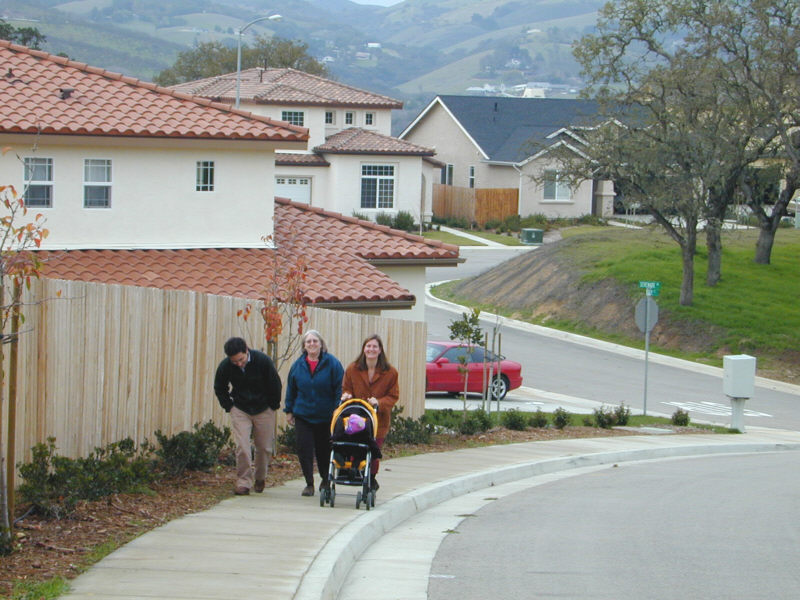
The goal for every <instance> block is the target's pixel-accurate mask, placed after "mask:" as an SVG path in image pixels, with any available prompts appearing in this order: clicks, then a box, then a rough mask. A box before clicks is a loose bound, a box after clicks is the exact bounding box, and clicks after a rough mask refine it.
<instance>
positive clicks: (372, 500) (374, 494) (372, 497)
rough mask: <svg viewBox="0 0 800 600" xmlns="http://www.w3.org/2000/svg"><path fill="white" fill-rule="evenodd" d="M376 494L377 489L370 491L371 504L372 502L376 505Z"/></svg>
mask: <svg viewBox="0 0 800 600" xmlns="http://www.w3.org/2000/svg"><path fill="white" fill-rule="evenodd" d="M376 495H377V494H376V493H375V490H372V491H371V492H370V493H369V496H370V504H372V506H375V496H376Z"/></svg>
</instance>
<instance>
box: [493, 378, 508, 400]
mask: <svg viewBox="0 0 800 600" xmlns="http://www.w3.org/2000/svg"><path fill="white" fill-rule="evenodd" d="M508 385H509V383H508V377H506V376H505V375H502V374H501V375H500V376H499V377H495V378H494V379H492V400H502V399H503V398H505V397H506V394H507V393H508Z"/></svg>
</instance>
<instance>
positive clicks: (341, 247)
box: [275, 198, 461, 264]
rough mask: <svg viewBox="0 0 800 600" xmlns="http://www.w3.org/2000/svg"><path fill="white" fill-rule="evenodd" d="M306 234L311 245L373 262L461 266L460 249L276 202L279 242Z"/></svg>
mask: <svg viewBox="0 0 800 600" xmlns="http://www.w3.org/2000/svg"><path fill="white" fill-rule="evenodd" d="M292 229H293V230H296V231H302V232H306V237H307V239H308V241H309V243H312V242H313V243H314V244H319V245H320V246H322V247H326V248H336V249H338V251H339V252H343V253H348V254H351V255H352V254H355V255H356V256H359V257H361V258H364V259H366V260H369V261H370V262H381V261H384V260H386V261H390V260H395V261H398V262H401V261H403V262H408V261H419V262H430V264H445V263H446V264H453V263H458V262H461V259H459V257H458V251H459V249H458V246H455V245H453V244H445V243H443V242H439V241H437V240H427V239H425V238H423V237H420V236H418V235H414V234H412V233H406V232H405V231H398V230H397V229H391V228H390V227H386V226H385V225H377V224H376V223H373V222H372V221H362V220H361V219H357V218H355V217H347V216H345V215H342V214H340V213H336V212H332V211H327V210H323V209H321V208H317V207H314V206H309V205H307V204H302V203H300V202H292V201H291V200H287V199H286V198H275V232H276V237H277V238H278V240H280V239H281V236H282V235H284V234H285V232H287V231H290V230H292Z"/></svg>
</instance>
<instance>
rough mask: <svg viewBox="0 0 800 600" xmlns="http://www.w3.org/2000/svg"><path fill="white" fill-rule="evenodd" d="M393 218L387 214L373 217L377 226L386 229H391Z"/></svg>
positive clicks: (381, 213) (382, 213)
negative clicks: (385, 227)
mask: <svg viewBox="0 0 800 600" xmlns="http://www.w3.org/2000/svg"><path fill="white" fill-rule="evenodd" d="M393 221H394V219H393V217H392V215H390V214H389V213H384V212H380V213H378V214H377V215H375V222H376V223H377V224H378V225H386V226H387V227H391V226H392V224H393Z"/></svg>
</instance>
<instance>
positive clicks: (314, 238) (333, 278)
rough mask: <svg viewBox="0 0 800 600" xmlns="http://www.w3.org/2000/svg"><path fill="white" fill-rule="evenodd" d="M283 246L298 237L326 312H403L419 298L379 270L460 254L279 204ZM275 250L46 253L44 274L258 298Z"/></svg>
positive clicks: (313, 297) (448, 260) (447, 260)
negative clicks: (346, 308) (360, 308)
mask: <svg viewBox="0 0 800 600" xmlns="http://www.w3.org/2000/svg"><path fill="white" fill-rule="evenodd" d="M275 224H276V231H277V234H276V240H277V243H278V244H279V245H281V244H288V239H289V237H290V236H292V235H293V233H292V232H297V236H296V241H295V244H297V245H299V246H301V247H302V248H303V250H304V254H305V256H306V259H307V260H308V271H307V279H306V299H307V301H308V302H310V303H315V304H321V305H333V306H336V305H338V306H342V305H352V304H355V305H364V304H365V305H367V306H369V305H378V306H379V307H380V306H395V307H403V306H410V305H412V304H413V303H414V301H415V298H414V295H413V294H411V293H410V292H409V291H408V290H406V289H404V288H403V287H402V286H400V285H399V284H398V283H397V282H396V281H394V280H393V279H391V278H390V277H388V276H387V275H386V274H384V273H383V272H382V271H380V270H379V269H378V268H377V267H376V266H374V265H372V264H370V263H371V262H374V263H382V262H384V261H385V262H388V263H391V262H396V263H399V264H403V263H406V262H409V261H410V262H418V263H419V264H437V263H438V264H453V263H454V262H458V261H459V260H460V259H459V258H458V247H457V246H451V245H449V244H442V243H441V242H433V241H428V240H424V239H423V238H420V237H418V236H414V235H410V234H406V233H402V232H398V231H395V230H391V229H389V228H388V227H384V226H381V225H375V224H374V223H369V222H365V221H359V220H358V219H355V218H353V217H344V216H342V215H337V214H336V213H331V212H326V211H321V210H318V209H315V208H311V207H308V206H305V205H302V204H298V203H295V202H291V201H289V200H284V199H277V198H276V206H275ZM275 253H276V251H275V250H273V249H270V248H209V249H191V250H69V251H47V252H42V253H41V256H42V257H43V258H44V259H45V260H46V263H45V266H44V268H43V273H44V275H45V276H46V277H50V278H54V279H68V280H81V281H91V282H96V283H114V284H122V285H135V286H143V287H157V288H161V289H168V290H192V291H198V292H203V293H209V294H220V295H226V296H238V297H245V298H258V297H260V296H261V295H262V293H263V282H264V281H265V280H266V279H267V278H268V277H269V274H270V272H271V269H272V268H273V267H272V265H273V260H274V259H275Z"/></svg>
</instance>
